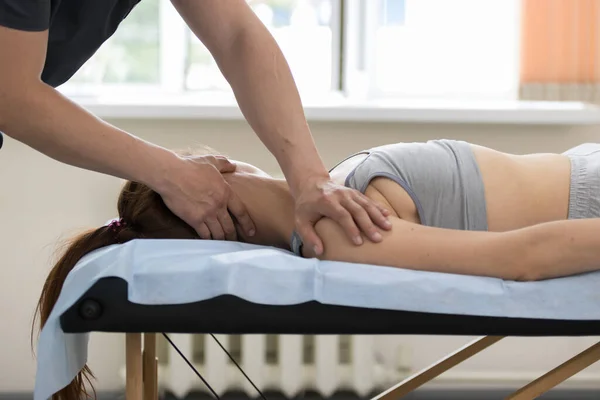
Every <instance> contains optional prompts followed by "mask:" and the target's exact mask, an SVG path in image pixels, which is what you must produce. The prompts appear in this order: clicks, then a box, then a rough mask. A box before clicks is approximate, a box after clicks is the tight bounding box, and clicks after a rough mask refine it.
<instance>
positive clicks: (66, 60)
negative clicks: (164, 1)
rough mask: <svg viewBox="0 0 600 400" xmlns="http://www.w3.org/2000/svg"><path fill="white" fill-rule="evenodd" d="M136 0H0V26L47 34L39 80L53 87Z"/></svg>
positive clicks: (108, 33) (86, 56)
mask: <svg viewBox="0 0 600 400" xmlns="http://www.w3.org/2000/svg"><path fill="white" fill-rule="evenodd" d="M139 1H140V0H0V25H2V26H5V27H8V28H13V29H18V30H24V31H44V30H46V29H48V30H49V32H48V35H49V38H48V50H47V55H46V63H45V65H44V70H43V73H42V80H43V81H44V82H46V83H47V84H48V85H50V86H53V87H57V86H59V85H62V84H63V83H65V82H66V81H67V80H69V79H70V78H71V77H72V76H73V75H74V74H75V72H77V70H78V69H79V68H81V66H82V65H83V64H84V63H85V62H86V61H87V60H88V59H89V58H90V57H91V56H92V55H94V53H95V52H96V51H97V50H98V48H99V47H100V46H101V45H102V44H103V43H104V42H105V41H106V39H108V38H109V37H110V36H112V34H113V33H114V32H115V31H116V29H117V27H118V26H119V24H120V23H121V21H123V19H125V17H126V16H127V15H128V14H129V13H130V12H131V10H132V9H133V7H135V5H136V4H137V3H139Z"/></svg>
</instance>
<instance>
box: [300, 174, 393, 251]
mask: <svg viewBox="0 0 600 400" xmlns="http://www.w3.org/2000/svg"><path fill="white" fill-rule="evenodd" d="M389 215H390V214H389V211H388V210H386V209H385V208H383V207H382V206H381V205H380V204H378V203H377V202H375V201H373V200H371V199H370V198H368V197H367V196H365V195H363V194H362V193H360V192H359V191H357V190H354V189H350V188H347V187H345V186H342V185H339V184H336V183H334V182H333V181H331V179H330V178H329V177H324V178H319V179H313V180H312V181H310V182H309V183H308V184H305V185H304V186H303V187H302V188H301V190H300V192H299V194H298V196H297V198H296V219H295V220H296V229H297V231H298V234H299V235H300V236H301V237H302V240H303V242H304V245H305V246H310V248H311V249H312V251H313V252H314V253H315V254H316V255H321V254H322V253H323V251H324V249H323V242H322V240H321V238H320V237H319V236H318V234H317V232H316V231H315V224H316V223H317V222H318V221H319V220H320V219H321V218H323V217H328V218H330V219H332V220H333V221H335V222H337V223H338V224H339V225H341V227H342V228H343V229H344V231H345V233H346V235H348V237H349V238H350V240H351V241H352V242H353V243H354V244H356V245H361V244H362V243H363V241H362V237H361V231H362V232H364V234H365V235H366V236H367V237H368V238H369V239H370V240H371V241H373V242H379V241H381V240H382V236H381V233H379V232H378V229H377V226H379V227H380V228H382V229H385V230H389V229H391V227H392V224H391V223H390V222H389V221H388V219H387V217H388V216H389ZM376 225H377V226H376Z"/></svg>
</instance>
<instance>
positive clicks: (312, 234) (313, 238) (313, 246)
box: [298, 222, 323, 256]
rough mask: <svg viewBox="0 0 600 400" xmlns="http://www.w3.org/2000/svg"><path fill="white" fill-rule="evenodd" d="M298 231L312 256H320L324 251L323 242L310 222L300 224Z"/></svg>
mask: <svg viewBox="0 0 600 400" xmlns="http://www.w3.org/2000/svg"><path fill="white" fill-rule="evenodd" d="M298 233H299V234H300V237H301V238H302V241H303V242H304V248H306V249H308V250H309V254H310V255H311V256H320V255H321V254H322V253H323V243H322V242H321V239H320V238H319V235H317V231H316V230H315V228H314V226H313V225H312V224H311V223H310V222H308V223H303V224H299V226H298Z"/></svg>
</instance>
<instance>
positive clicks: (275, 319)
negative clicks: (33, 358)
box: [34, 239, 600, 400]
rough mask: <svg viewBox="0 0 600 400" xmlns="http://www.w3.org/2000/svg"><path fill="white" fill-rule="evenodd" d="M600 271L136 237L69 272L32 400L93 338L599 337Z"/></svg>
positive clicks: (80, 360) (42, 349) (66, 371)
mask: <svg viewBox="0 0 600 400" xmlns="http://www.w3.org/2000/svg"><path fill="white" fill-rule="evenodd" d="M599 288H600V272H597V273H590V274H586V275H580V276H573V277H568V278H561V279H554V280H548V281H543V282H532V283H523V282H509V281H502V280H500V279H494V278H484V277H476V276H460V275H453V274H443V273H431V272H424V271H415V270H411V269H410V268H406V269H402V268H391V267H378V266H372V265H360V264H350V263H339V262H330V261H319V260H316V259H304V258H300V257H297V256H295V255H294V254H292V253H290V252H287V251H283V250H279V249H274V248H269V247H264V246H254V245H249V244H243V243H232V242H218V241H202V240H150V239H144V240H133V241H131V242H128V243H126V244H123V245H114V246H110V247H106V248H103V249H99V250H97V251H95V252H93V253H90V254H88V255H87V256H86V257H84V258H83V259H82V260H81V261H80V262H79V263H78V264H77V265H76V266H75V268H74V269H73V270H72V271H71V272H70V273H69V275H68V276H67V279H66V281H65V283H64V285H63V287H62V290H61V293H60V296H59V298H58V300H57V303H56V305H55V306H54V308H53V310H52V312H51V314H50V316H49V318H48V321H47V322H46V325H45V326H44V329H42V332H41V333H40V338H39V342H38V348H37V373H36V383H35V390H34V400H38V399H47V398H48V397H50V396H51V395H52V394H53V393H55V392H56V391H58V390H60V389H61V388H62V387H64V385H66V384H68V383H69V382H70V381H71V380H72V379H73V377H74V376H75V375H76V374H77V372H78V371H79V370H80V369H81V368H82V367H83V366H84V365H85V363H86V362H87V344H88V340H89V333H90V332H94V331H104V332H166V333H236V334H240V333H279V334H286V333H290V334H303V333H305V334H328V333H331V334H429V335H505V336H582V335H585V336H593V335H594V336H595V335H600V290H598V289H599Z"/></svg>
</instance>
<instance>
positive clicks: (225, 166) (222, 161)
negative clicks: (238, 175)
mask: <svg viewBox="0 0 600 400" xmlns="http://www.w3.org/2000/svg"><path fill="white" fill-rule="evenodd" d="M214 166H215V168H216V169H218V170H219V172H220V173H222V174H224V173H228V172H235V168H236V165H235V163H232V162H231V161H229V160H228V159H227V158H225V157H223V156H217V157H215V163H214Z"/></svg>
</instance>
